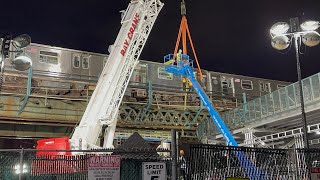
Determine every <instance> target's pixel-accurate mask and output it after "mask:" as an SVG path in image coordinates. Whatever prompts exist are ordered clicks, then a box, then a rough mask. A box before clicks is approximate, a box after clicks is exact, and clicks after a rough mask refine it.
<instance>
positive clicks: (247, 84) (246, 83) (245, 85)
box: [241, 79, 253, 90]
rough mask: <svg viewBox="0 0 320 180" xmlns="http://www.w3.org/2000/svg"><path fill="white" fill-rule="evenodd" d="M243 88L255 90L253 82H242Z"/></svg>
mask: <svg viewBox="0 0 320 180" xmlns="http://www.w3.org/2000/svg"><path fill="white" fill-rule="evenodd" d="M241 88H242V89H244V90H253V85H252V81H251V80H243V79H242V80H241Z"/></svg>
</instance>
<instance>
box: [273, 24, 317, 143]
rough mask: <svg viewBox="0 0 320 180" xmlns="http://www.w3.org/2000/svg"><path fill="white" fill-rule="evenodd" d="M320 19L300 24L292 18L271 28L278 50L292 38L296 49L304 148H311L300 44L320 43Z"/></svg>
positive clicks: (287, 44) (311, 45)
mask: <svg viewBox="0 0 320 180" xmlns="http://www.w3.org/2000/svg"><path fill="white" fill-rule="evenodd" d="M319 26H320V24H319V21H306V22H304V23H302V24H301V25H300V26H299V18H291V19H290V24H288V23H286V22H278V23H276V24H274V25H273V26H272V27H271V29H270V34H271V37H272V40H271V45H272V47H273V48H275V49H277V50H284V49H286V48H288V47H289V45H290V43H291V41H292V39H293V40H294V46H295V50H296V60H297V74H298V85H299V96H300V104H301V118H302V123H303V141H304V148H306V149H309V139H308V130H307V121H306V113H305V109H304V98H303V87H302V81H301V68H300V58H299V46H300V44H301V41H302V42H303V43H304V44H305V45H306V46H309V47H313V46H316V45H318V44H319V43H320V35H319V33H318V32H316V30H317V29H318V28H319Z"/></svg>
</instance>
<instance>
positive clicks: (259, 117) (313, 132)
mask: <svg viewBox="0 0 320 180" xmlns="http://www.w3.org/2000/svg"><path fill="white" fill-rule="evenodd" d="M302 85H303V95H304V101H305V111H306V115H307V124H308V128H307V130H308V136H309V139H310V145H311V147H318V146H319V138H320V137H318V134H317V133H318V132H320V128H319V123H320V120H319V116H320V73H318V74H315V75H313V76H310V77H308V78H305V79H303V80H302ZM221 117H222V119H223V120H224V121H225V123H226V124H227V126H228V127H229V129H230V130H231V132H232V134H233V135H234V136H235V138H236V139H237V141H238V143H239V144H240V145H244V146H249V147H267V148H271V147H274V148H289V147H293V146H294V147H296V148H302V147H303V138H302V133H303V131H302V123H303V122H302V120H301V111H300V99H299V90H298V83H293V84H291V85H288V86H286V87H284V88H281V89H279V90H276V91H274V92H272V93H270V94H267V95H264V96H261V97H259V98H257V99H254V100H251V101H249V102H247V103H244V104H242V105H240V106H238V107H237V108H235V109H233V110H230V111H226V112H223V113H222V114H221ZM197 132H198V135H199V136H200V137H201V138H202V140H203V141H207V142H208V141H210V142H211V143H221V138H222V135H220V134H219V133H218V131H217V130H215V128H214V126H213V125H212V124H211V122H210V121H206V122H203V123H202V124H200V125H199V128H198V131H197Z"/></svg>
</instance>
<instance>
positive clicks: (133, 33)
mask: <svg viewBox="0 0 320 180" xmlns="http://www.w3.org/2000/svg"><path fill="white" fill-rule="evenodd" d="M162 7H163V3H162V2H161V1H160V0H131V2H130V4H129V6H128V8H127V10H126V11H125V13H124V15H123V17H122V20H121V23H122V26H121V29H120V32H119V34H118V36H117V39H116V41H115V43H114V45H113V48H112V50H111V52H110V55H109V57H108V60H107V64H106V65H105V67H104V69H103V71H102V73H101V75H100V78H99V81H98V83H97V86H96V89H95V90H94V92H93V94H92V97H91V99H90V101H89V104H88V106H87V108H86V110H85V113H84V115H83V117H82V119H81V121H80V123H79V126H77V127H76V129H75V131H74V133H73V135H72V137H71V139H70V142H71V148H72V149H90V148H97V147H99V146H97V145H96V144H97V140H98V138H99V135H100V133H101V130H102V126H104V125H107V126H108V127H107V128H106V132H105V138H104V145H103V147H104V148H112V147H113V145H112V143H113V138H114V132H115V128H116V124H117V114H118V110H119V106H120V103H121V101H122V98H123V96H124V93H125V90H126V88H127V86H128V83H129V80H130V76H131V74H132V72H133V70H134V67H135V65H136V64H137V63H138V58H139V56H140V54H141V51H142V49H143V47H144V45H145V43H146V40H147V39H148V36H149V34H150V31H151V29H152V27H153V24H154V22H155V20H156V18H157V16H158V14H159V12H160V10H161V8H162Z"/></svg>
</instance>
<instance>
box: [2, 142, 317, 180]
mask: <svg viewBox="0 0 320 180" xmlns="http://www.w3.org/2000/svg"><path fill="white" fill-rule="evenodd" d="M38 152H39V151H38ZM55 152H57V151H55ZM59 152H63V151H59ZM71 152H72V153H73V154H76V155H72V156H67V155H58V156H54V157H53V156H47V155H39V154H38V155H37V151H36V150H31V149H9V150H0V164H1V166H0V179H1V180H18V179H19V180H20V179H21V180H29V179H30V180H31V179H32V180H34V179H35V180H87V179H88V160H89V158H90V157H92V156H99V155H111V154H112V155H119V156H120V159H121V162H120V179H121V180H141V179H143V173H142V172H143V169H142V168H143V167H142V164H143V162H165V164H166V175H167V179H171V176H172V174H173V173H172V163H173V161H172V159H171V158H169V157H164V156H162V155H161V153H162V154H165V153H168V152H169V151H168V150H159V149H131V150H114V149H113V150H92V151H71ZM238 154H244V155H245V157H246V158H247V159H248V160H249V161H250V162H251V163H252V165H253V166H244V164H243V162H240V161H241V159H239V158H238V157H237V155H238ZM180 158H181V157H180ZM178 167H179V168H178V171H180V172H184V173H180V177H179V179H188V180H225V179H226V178H250V179H255V180H256V179H257V180H258V179H259V180H260V179H261V180H262V179H266V180H274V179H277V180H305V179H310V178H311V177H313V176H316V175H317V174H320V149H308V150H307V149H295V150H293V149H290V150H286V149H263V148H247V147H229V146H216V145H206V144H199V145H191V146H190V151H189V155H188V156H187V158H186V161H185V165H183V164H181V163H179V165H178ZM180 168H181V169H180ZM257 170H258V171H257ZM257 172H259V173H257ZM181 174H183V176H182V175H181Z"/></svg>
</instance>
